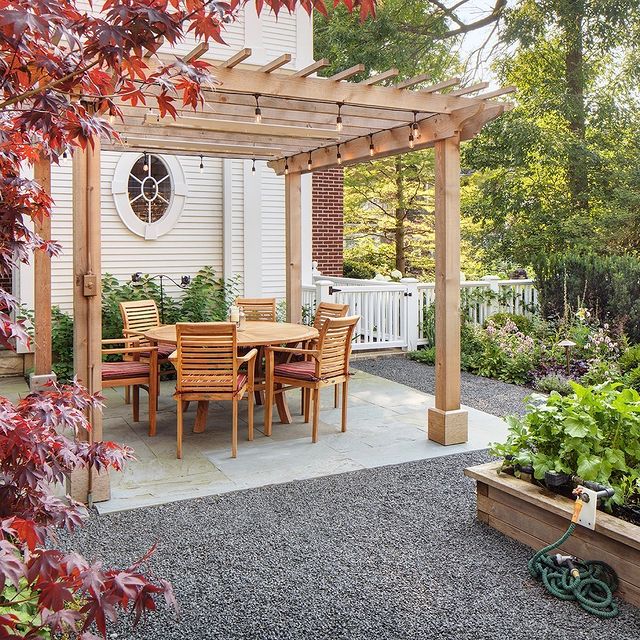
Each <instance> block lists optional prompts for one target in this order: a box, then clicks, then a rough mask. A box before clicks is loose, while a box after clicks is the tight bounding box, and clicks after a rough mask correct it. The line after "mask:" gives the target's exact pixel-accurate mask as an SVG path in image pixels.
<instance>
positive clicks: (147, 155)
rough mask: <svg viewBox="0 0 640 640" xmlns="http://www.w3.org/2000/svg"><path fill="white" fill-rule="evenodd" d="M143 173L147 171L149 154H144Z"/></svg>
mask: <svg viewBox="0 0 640 640" xmlns="http://www.w3.org/2000/svg"><path fill="white" fill-rule="evenodd" d="M142 170H143V171H149V154H148V153H147V152H146V151H145V152H144V164H143V165H142Z"/></svg>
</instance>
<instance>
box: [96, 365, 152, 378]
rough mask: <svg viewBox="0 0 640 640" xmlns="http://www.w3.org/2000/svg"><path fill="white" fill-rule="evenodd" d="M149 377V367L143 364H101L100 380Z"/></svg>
mask: <svg viewBox="0 0 640 640" xmlns="http://www.w3.org/2000/svg"><path fill="white" fill-rule="evenodd" d="M148 375H149V365H148V364H146V363H144V362H103V363H102V379H103V380H116V379H117V378H140V377H142V376H148Z"/></svg>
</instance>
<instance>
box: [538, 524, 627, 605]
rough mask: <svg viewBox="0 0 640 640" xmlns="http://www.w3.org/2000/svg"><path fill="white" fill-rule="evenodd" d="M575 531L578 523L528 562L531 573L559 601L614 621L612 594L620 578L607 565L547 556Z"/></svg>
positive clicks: (558, 556)
mask: <svg viewBox="0 0 640 640" xmlns="http://www.w3.org/2000/svg"><path fill="white" fill-rule="evenodd" d="M575 528H576V523H575V522H572V523H571V525H570V526H569V528H568V529H567V530H566V532H565V533H564V535H563V536H562V537H561V538H560V539H559V540H556V542H554V543H553V544H550V545H548V546H546V547H544V549H540V551H538V552H537V553H536V554H535V555H534V556H533V558H531V560H529V573H530V574H531V575H532V576H533V577H534V578H537V579H538V580H541V581H542V584H543V585H544V586H545V587H546V589H547V591H548V592H549V593H551V594H552V595H554V596H555V597H556V598H560V599H561V600H576V601H577V602H578V604H579V605H580V606H581V607H582V608H583V609H584V610H585V611H588V612H589V613H592V614H593V615H595V616H598V617H599V618H615V617H616V616H617V615H618V603H617V602H616V601H615V600H614V598H613V592H614V591H615V590H616V589H617V588H618V576H617V575H616V572H615V571H614V570H613V569H612V568H611V567H610V566H609V565H608V564H606V563H605V562H600V561H598V560H588V561H583V560H577V559H576V558H572V557H571V556H561V555H560V554H557V555H549V554H548V552H549V551H551V550H553V549H556V548H558V547H559V546H561V545H562V544H564V543H565V542H566V540H567V539H568V538H569V536H570V535H571V534H572V533H573V532H574V530H575Z"/></svg>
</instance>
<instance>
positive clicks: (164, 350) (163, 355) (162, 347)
mask: <svg viewBox="0 0 640 640" xmlns="http://www.w3.org/2000/svg"><path fill="white" fill-rule="evenodd" d="M175 350H176V346H175V345H174V344H167V343H166V342H161V343H160V344H159V345H158V359H159V360H166V359H167V358H168V357H169V356H170V355H171V354H172V353H173V352H174V351H175ZM150 355H151V354H150V353H149V352H148V351H145V352H143V353H141V354H140V356H141V357H142V358H149V357H150Z"/></svg>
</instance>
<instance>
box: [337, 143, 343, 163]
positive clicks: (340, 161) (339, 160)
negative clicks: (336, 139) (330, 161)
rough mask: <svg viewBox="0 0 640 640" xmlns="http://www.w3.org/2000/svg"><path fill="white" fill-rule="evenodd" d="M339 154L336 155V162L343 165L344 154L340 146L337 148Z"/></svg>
mask: <svg viewBox="0 0 640 640" xmlns="http://www.w3.org/2000/svg"><path fill="white" fill-rule="evenodd" d="M336 148H337V150H338V152H337V154H336V160H337V161H338V164H340V165H341V164H342V154H341V153H340V145H338V146H337V147H336Z"/></svg>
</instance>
